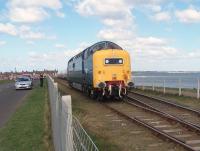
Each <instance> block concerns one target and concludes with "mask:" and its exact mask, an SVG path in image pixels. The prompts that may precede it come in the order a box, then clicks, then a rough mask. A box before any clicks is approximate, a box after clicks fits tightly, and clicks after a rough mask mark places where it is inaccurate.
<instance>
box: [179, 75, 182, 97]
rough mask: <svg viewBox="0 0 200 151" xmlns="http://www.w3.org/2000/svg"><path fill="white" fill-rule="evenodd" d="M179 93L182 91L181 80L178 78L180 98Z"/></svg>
mask: <svg viewBox="0 0 200 151" xmlns="http://www.w3.org/2000/svg"><path fill="white" fill-rule="evenodd" d="M181 91H182V90H181V78H179V96H181V94H182V93H181Z"/></svg>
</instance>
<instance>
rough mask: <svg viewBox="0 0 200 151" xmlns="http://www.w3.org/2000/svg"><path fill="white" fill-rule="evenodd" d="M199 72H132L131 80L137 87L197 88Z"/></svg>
mask: <svg viewBox="0 0 200 151" xmlns="http://www.w3.org/2000/svg"><path fill="white" fill-rule="evenodd" d="M198 79H200V72H134V73H133V80H134V83H135V85H137V86H142V85H144V86H152V85H153V84H154V85H155V86H159V87H162V86H164V83H165V86H166V87H170V88H178V87H179V86H181V87H182V88H192V89H193V88H197V87H198Z"/></svg>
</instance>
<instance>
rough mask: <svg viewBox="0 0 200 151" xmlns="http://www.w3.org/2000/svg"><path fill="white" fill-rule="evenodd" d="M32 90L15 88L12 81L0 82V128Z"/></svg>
mask: <svg viewBox="0 0 200 151" xmlns="http://www.w3.org/2000/svg"><path fill="white" fill-rule="evenodd" d="M31 91H32V90H17V91H16V90H15V88H14V83H13V82H12V83H5V84H0V128H1V127H2V126H3V125H4V124H5V123H6V122H7V121H8V119H9V118H10V117H11V115H12V114H13V113H14V112H15V111H16V109H17V107H18V106H19V105H20V103H21V102H22V101H23V98H24V97H25V96H26V95H27V94H28V93H30V92H31Z"/></svg>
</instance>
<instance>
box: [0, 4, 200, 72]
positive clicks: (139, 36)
mask: <svg viewBox="0 0 200 151" xmlns="http://www.w3.org/2000/svg"><path fill="white" fill-rule="evenodd" d="M0 4H1V5H0V72H6V71H14V70H15V69H16V70H17V71H21V70H24V71H25V70H29V71H31V70H44V69H50V70H53V69H57V70H59V71H60V72H64V71H66V68H67V61H68V60H69V59H70V58H71V57H72V56H74V55H76V54H77V53H79V52H81V51H82V50H83V49H85V48H86V47H88V46H90V45H92V44H94V43H96V42H99V41H102V40H109V41H112V42H115V43H117V44H118V45H120V46H121V47H122V48H123V49H125V50H127V51H128V52H129V53H130V56H131V68H132V70H133V71H200V1H199V0H173V1H172V0H33V1H28V0H0Z"/></svg>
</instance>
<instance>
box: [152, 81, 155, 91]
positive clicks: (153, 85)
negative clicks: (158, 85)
mask: <svg viewBox="0 0 200 151" xmlns="http://www.w3.org/2000/svg"><path fill="white" fill-rule="evenodd" d="M152 90H153V91H155V84H154V81H153V84H152Z"/></svg>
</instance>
